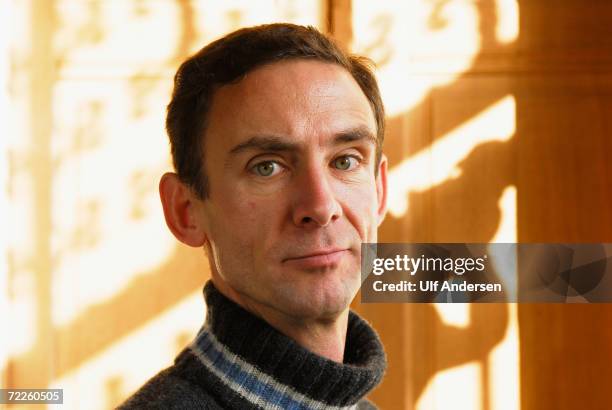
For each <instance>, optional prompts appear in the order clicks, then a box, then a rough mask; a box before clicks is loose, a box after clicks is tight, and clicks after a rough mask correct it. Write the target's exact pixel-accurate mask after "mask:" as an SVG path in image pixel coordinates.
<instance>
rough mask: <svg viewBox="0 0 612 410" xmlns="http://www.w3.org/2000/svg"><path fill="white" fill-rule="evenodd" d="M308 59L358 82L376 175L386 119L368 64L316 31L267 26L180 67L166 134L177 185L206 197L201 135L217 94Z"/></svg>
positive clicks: (234, 36) (222, 42)
mask: <svg viewBox="0 0 612 410" xmlns="http://www.w3.org/2000/svg"><path fill="white" fill-rule="evenodd" d="M287 59H312V60H318V61H323V62H329V63H333V64H338V65H339V66H341V67H343V68H345V69H346V70H347V71H348V72H349V73H350V74H351V75H352V77H353V78H354V79H355V81H357V84H359V87H360V88H361V90H362V91H363V93H364V94H365V96H366V97H367V99H368V100H369V102H370V106H371V107H372V111H373V112H374V117H375V119H376V126H377V147H376V162H375V164H376V165H377V166H376V168H375V169H376V170H378V164H379V162H380V158H381V155H382V143H383V139H384V132H385V114H384V107H383V103H382V99H381V97H380V91H379V89H378V84H377V83H376V78H375V77H374V74H373V73H372V70H371V68H370V67H371V61H370V60H369V59H367V58H365V57H360V56H355V55H350V54H348V53H346V52H345V51H343V50H342V49H341V48H340V47H339V46H338V45H337V44H336V43H334V41H333V40H331V39H330V38H328V37H327V36H325V35H324V34H322V33H321V32H319V31H318V30H317V29H315V28H314V27H304V26H298V25H295V24H288V23H276V24H266V25H260V26H255V27H248V28H243V29H240V30H237V31H234V32H232V33H230V34H228V35H226V36H225V37H223V38H221V39H218V40H216V41H214V42H212V43H210V44H208V45H207V46H206V47H204V48H202V49H201V50H200V51H198V52H197V53H196V54H195V55H193V56H191V57H190V58H188V59H187V60H186V61H185V62H184V63H183V64H181V66H180V67H179V69H178V71H177V72H176V75H175V77H174V91H173V93H172V99H171V101H170V104H168V115H167V117H166V131H167V132H168V136H169V138H170V146H171V151H172V161H173V163H174V168H175V170H176V172H177V174H178V176H179V178H180V179H181V181H182V182H183V183H185V184H187V185H188V186H190V187H191V188H192V189H193V190H194V191H195V192H196V194H198V195H199V196H200V198H206V197H207V196H208V193H209V182H208V177H207V176H206V174H205V172H204V157H203V153H204V147H205V141H204V134H205V128H206V120H207V113H208V111H209V109H210V106H211V102H212V99H213V97H214V93H215V91H216V90H217V89H218V88H219V87H221V86H223V85H226V84H231V83H235V82H237V81H240V79H242V78H243V77H244V75H245V74H247V73H248V72H250V71H252V70H254V69H255V68H258V67H260V66H262V65H264V64H269V63H273V62H276V61H280V60H287Z"/></svg>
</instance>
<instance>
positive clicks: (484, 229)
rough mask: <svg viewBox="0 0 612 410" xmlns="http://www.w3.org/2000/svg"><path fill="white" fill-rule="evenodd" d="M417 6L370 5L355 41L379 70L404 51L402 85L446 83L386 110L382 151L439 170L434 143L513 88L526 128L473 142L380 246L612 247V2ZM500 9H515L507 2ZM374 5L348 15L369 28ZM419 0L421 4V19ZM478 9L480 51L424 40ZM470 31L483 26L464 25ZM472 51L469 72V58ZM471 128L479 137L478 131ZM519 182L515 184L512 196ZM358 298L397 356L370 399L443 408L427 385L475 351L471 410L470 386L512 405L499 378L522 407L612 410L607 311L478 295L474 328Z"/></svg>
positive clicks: (350, 7)
mask: <svg viewBox="0 0 612 410" xmlns="http://www.w3.org/2000/svg"><path fill="white" fill-rule="evenodd" d="M406 3H409V4H408V5H407V6H406V7H404V8H401V7H400V8H398V7H397V5H392V6H389V5H388V2H381V3H380V5H379V6H378V7H379V10H378V11H377V12H373V13H372V12H371V11H370V12H369V17H367V18H366V24H370V25H371V27H372V29H371V30H376V29H379V32H380V33H382V34H381V36H382V37H380V38H378V41H377V43H375V44H373V45H372V46H371V47H364V46H363V44H364V43H365V44H366V45H367V44H368V41H369V40H367V39H365V40H364V39H361V38H360V37H359V36H360V35H361V36H364V35H365V34H364V30H363V27H356V26H353V30H352V32H351V36H349V37H345V40H346V41H347V42H348V43H350V44H352V46H353V47H354V48H357V50H356V51H363V50H365V51H366V52H369V53H370V55H371V56H372V57H373V58H374V59H375V60H376V59H377V58H378V59H379V62H381V61H380V60H382V71H383V72H384V69H385V65H389V64H393V59H395V60H401V59H402V58H405V59H406V60H407V61H408V63H406V65H405V66H404V68H403V70H404V71H403V73H404V77H403V81H406V82H407V84H409V86H414V87H417V86H418V84H419V82H426V81H430V82H431V83H435V82H436V79H438V80H439V81H438V82H439V83H442V82H443V83H444V84H442V85H435V86H434V87H431V89H429V90H428V92H426V93H424V94H423V95H422V96H421V97H420V98H419V99H418V101H417V103H416V104H413V105H411V106H410V107H409V108H408V109H407V110H404V111H401V112H399V113H395V114H393V115H392V116H390V117H389V119H388V120H389V122H388V133H387V136H386V143H385V144H386V145H385V150H386V152H387V153H388V155H389V158H390V165H391V169H392V172H393V169H394V167H396V168H398V167H400V166H401V164H403V163H404V162H405V161H406V159H410V158H415V157H417V156H419V155H422V154H423V153H424V152H425V153H426V154H427V155H429V160H428V161H427V162H426V164H427V166H428V167H431V170H434V171H435V169H436V168H437V167H440V166H441V162H443V161H444V160H445V158H444V157H443V156H441V155H439V154H437V153H436V152H437V151H436V148H435V145H436V144H437V143H440V144H444V139H448V138H449V135H451V134H453V133H456V132H462V131H461V127H462V126H463V125H465V124H467V123H470V121H473V120H474V118H477V117H478V116H480V115H482V113H483V112H487V110H488V109H489V108H490V107H492V106H494V105H495V104H496V103H497V102H499V101H501V100H503V99H504V98H508V97H509V98H511V101H512V103H513V107H514V108H513V113H514V117H515V118H514V129H513V130H512V131H513V132H512V134H511V135H510V138H498V139H495V138H493V139H489V140H487V141H485V142H482V143H479V144H474V145H472V147H471V149H470V151H469V154H468V155H467V156H466V157H465V158H463V159H462V161H461V163H460V164H459V165H458V168H459V172H458V176H454V177H450V178H447V179H446V180H443V181H441V182H436V181H434V183H432V186H430V187H428V188H427V189H419V190H412V191H410V190H408V191H406V192H404V193H403V194H404V196H405V197H406V198H407V203H408V204H409V206H408V210H407V212H406V213H405V214H403V215H401V216H400V217H395V216H394V215H390V217H389V218H388V219H387V221H386V223H385V224H383V227H382V230H381V237H380V239H379V240H380V241H382V242H394V241H402V242H405V241H415V242H429V241H431V242H489V241H492V240H502V241H503V240H508V241H513V240H518V241H520V242H610V241H612V163H611V161H610V156H611V154H612V25H611V24H610V21H612V4H611V3H609V2H605V1H594V2H588V5H587V3H585V2H582V1H577V0H562V1H556V2H554V4H553V3H551V2H545V1H526V0H525V1H518V2H504V1H493V0H485V1H474V2H471V1H468V2H454V1H440V2H435V5H432V2H430V3H429V4H430V7H429V8H428V7H427V6H425V5H423V3H422V2H421V4H420V5H418V6H419V7H417V3H419V2H418V1H416V0H415V1H411V2H406ZM512 3H514V4H512ZM504 4H505V5H507V6H509V8H507V9H504V8H503V7H501V6H504ZM411 6H412V7H411ZM368 7H369V5H367V4H366V3H365V2H363V1H353V2H352V3H351V4H346V8H345V12H346V13H347V14H351V16H352V17H351V21H353V23H354V24H357V23H356V21H358V20H356V17H355V16H356V15H357V16H358V15H359V14H360V12H361V13H366V11H364V9H367V8H368ZM423 8H425V10H426V11H425V12H424V14H423V15H420V16H418V17H417V18H415V17H414V14H418V13H419V12H422V11H423ZM374 9H376V6H375V7H374ZM513 11H514V12H518V14H517V15H516V19H517V20H516V23H517V28H518V30H516V33H515V36H514V38H512V36H511V35H510V36H509V38H508V36H506V37H505V38H504V37H503V35H500V34H499V33H498V31H497V29H498V25H499V24H501V21H502V20H503V18H504V17H508V16H504V15H503V13H510V14H512V12H513ZM453 12H454V13H455V14H453ZM453 16H455V17H453ZM423 17H425V18H427V19H428V23H429V26H428V30H429V31H427V30H421V31H418V30H416V33H413V34H412V36H411V35H410V34H407V35H406V37H405V38H404V39H403V42H398V41H395V40H397V38H395V39H394V38H393V37H392V35H390V37H389V38H387V39H385V38H384V30H383V31H381V30H380V22H381V21H383V22H386V23H387V24H388V26H387V30H386V32H387V33H394V32H396V30H397V29H396V28H394V27H393V25H400V26H402V25H404V26H410V25H411V24H414V25H419V24H423V23H422V21H423ZM470 17H471V18H474V19H475V22H476V24H473V25H472V26H471V27H473V28H475V29H476V31H477V32H476V34H477V36H476V38H477V39H478V43H479V44H478V47H477V50H476V52H474V51H473V49H471V48H469V47H467V46H466V43H461V42H460V41H459V42H457V43H455V44H454V45H450V46H449V45H448V43H449V42H451V43H452V40H453V39H452V37H451V36H449V37H448V38H447V42H446V43H435V44H434V43H428V37H427V36H436V35H439V34H438V33H439V32H440V31H444V30H445V29H448V30H452V29H453V24H454V23H453V19H458V20H461V19H467V20H469V18H470ZM419 19H420V20H419ZM358 24H363V21H359V23H358ZM377 24H378V25H377ZM456 24H459V23H456ZM400 30H401V29H400ZM424 32H425V34H423V33H424ZM457 33H461V32H460V31H457ZM366 34H367V33H366ZM463 34H465V35H466V36H470V35H471V34H472V33H471V32H470V31H469V29H464V30H463ZM502 34H503V33H502ZM344 35H345V36H346V31H345V34H344ZM455 35H457V34H455ZM360 44H361V50H360V49H359V45H360ZM430 44H433V45H432V46H431V47H429V46H430ZM385 46H386V47H387V48H390V49H391V50H392V51H391V52H390V53H389V52H387V55H389V54H390V55H391V57H388V58H387V60H384V59H381V58H380V56H381V53H382V52H381V50H380V49H381V48H382V49H384V48H385ZM394 47H395V48H394ZM428 47H429V48H428ZM436 47H438V48H436ZM462 57H464V58H465V60H463V61H469V63H468V64H466V65H467V66H466V65H463V66H462V65H461V64H459V63H458V60H460V59H461V58H462ZM389 60H391V61H389ZM457 67H459V68H457ZM452 74H454V76H452ZM383 75H384V74H383ZM400 77H401V76H400ZM450 77H452V79H451V80H448V78H450ZM398 78H399V77H398ZM432 78H433V80H432ZM383 91H384V90H383ZM504 127H505V125H504V123H503V121H501V122H500V123H498V124H496V123H495V122H493V125H492V131H493V132H495V130H496V129H497V130H498V131H499V132H500V134H501V133H503V132H504V131H502V129H504ZM463 132H464V134H466V135H464V137H465V139H466V141H470V135H469V134H470V132H471V131H469V130H468V131H463ZM451 157H452V156H451ZM436 161H437V162H436ZM407 169H411V168H407ZM403 178H407V179H410V178H418V176H416V175H409V174H407V175H404V176H403ZM509 187H510V188H512V189H513V190H514V191H506V190H507V189H508V188H509ZM508 192H515V197H514V198H515V200H514V203H515V210H516V211H515V233H514V234H515V238H512V234H510V235H509V236H507V235H506V236H504V235H501V236H499V235H498V236H496V233H498V231H499V229H500V225H502V224H503V220H502V219H503V218H507V217H508V215H505V216H504V215H502V214H503V212H502V209H501V205H500V201H501V200H502V197H503V196H504V193H508ZM511 197H512V195H511ZM356 308H357V309H358V310H360V311H361V312H362V313H363V314H364V315H366V316H367V317H369V318H370V319H371V320H372V321H373V322H374V323H375V326H376V328H377V329H379V331H380V332H381V335H382V337H383V340H384V342H385V345H386V347H387V350H388V353H389V361H390V368H389V373H388V377H387V378H386V380H385V382H384V383H383V385H382V387H381V388H380V389H379V390H377V391H376V392H375V393H374V394H373V398H374V400H375V401H376V402H377V403H378V404H379V405H380V406H381V407H382V408H389V409H395V408H397V409H399V408H406V409H410V408H415V407H416V406H417V405H418V408H447V407H445V406H444V405H442V404H441V403H442V402H443V400H440V402H439V403H437V404H436V403H435V402H432V401H428V402H427V403H429V404H427V403H423V401H422V400H423V397H422V395H423V392H424V388H425V386H426V385H427V384H428V383H431V382H432V379H433V377H434V376H435V375H436V374H437V373H438V372H442V371H444V370H448V369H449V368H452V367H453V366H459V365H462V364H466V363H469V362H474V361H475V362H476V363H480V364H481V376H482V378H481V380H482V382H481V388H480V395H479V396H480V400H479V401H478V402H477V403H476V404H475V405H474V406H475V407H470V405H468V406H467V407H466V405H465V402H463V400H462V396H461V394H459V395H458V396H453V397H451V403H452V402H455V405H453V408H481V409H493V408H516V407H512V404H511V403H510V404H508V403H507V404H506V405H502V404H501V402H500V401H499V400H497V401H496V399H495V397H494V392H495V391H496V390H499V389H500V387H501V389H509V390H510V391H512V390H513V389H514V388H516V390H515V391H516V394H517V395H518V400H517V401H516V403H518V405H519V406H520V408H522V409H530V410H531V409H534V410H535V409H538V410H541V409H572V408H584V409H603V408H607V407H609V393H608V392H609V387H608V386H609V384H610V382H612V370H611V369H612V367H611V366H610V363H612V330H610V329H612V327H610V326H609V325H610V323H612V307H611V306H610V305H607V304H603V305H552V304H551V305H539V304H521V305H518V306H516V305H501V304H499V305H472V306H471V307H470V313H469V319H470V320H469V326H468V327H467V328H459V327H454V326H448V325H446V324H444V323H443V321H442V320H441V316H440V314H439V312H438V311H437V310H436V309H434V308H433V307H432V306H431V305H405V306H398V305H357V306H356ZM516 309H518V336H517V335H514V336H512V337H514V338H516V339H517V342H518V346H519V348H518V350H519V352H520V353H518V354H519V356H518V358H519V359H520V362H519V364H518V366H519V374H520V379H519V380H518V384H519V386H520V387H517V386H516V385H515V383H514V381H513V379H512V377H509V379H508V384H507V385H506V386H491V385H490V384H491V379H490V378H488V377H489V376H490V374H491V372H501V373H503V372H505V371H506V369H505V368H504V367H503V366H502V367H500V366H498V367H497V368H496V367H495V366H494V365H493V364H492V363H491V362H490V354H491V352H492V350H493V348H494V347H495V346H496V345H498V344H499V343H500V342H501V341H502V339H504V338H506V339H507V338H508V329H509V328H510V327H511V326H512V323H511V322H512V316H513V314H516ZM513 312H514V313H513ZM510 363H511V362H510ZM510 367H511V366H509V368H508V369H507V371H508V372H509V374H510V375H511V374H512V369H511V368H510ZM499 380H501V379H499ZM469 383H471V382H470V381H469V380H467V379H466V380H464V382H463V384H462V385H460V386H458V389H459V391H460V390H462V389H463V390H466V391H469V390H470V386H469ZM447 387H448V386H447ZM453 394H455V391H454V390H453V389H448V390H445V387H443V385H442V384H440V385H439V387H438V388H437V389H436V390H435V393H434V396H436V397H438V398H440V399H442V398H446V399H447V400H448V398H449V397H448V396H449V395H453Z"/></svg>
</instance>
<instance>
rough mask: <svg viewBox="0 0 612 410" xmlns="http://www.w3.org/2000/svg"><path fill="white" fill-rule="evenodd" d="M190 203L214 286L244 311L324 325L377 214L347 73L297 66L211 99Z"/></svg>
mask: <svg viewBox="0 0 612 410" xmlns="http://www.w3.org/2000/svg"><path fill="white" fill-rule="evenodd" d="M208 115H209V117H208V118H209V121H208V126H207V129H206V135H205V137H204V147H205V148H204V151H205V172H206V174H207V175H208V177H209V181H210V190H209V197H208V198H207V199H205V200H203V201H202V202H201V203H199V204H198V211H197V218H199V219H200V220H201V222H202V224H203V226H204V230H205V232H206V235H207V238H208V246H209V252H210V257H211V265H212V270H213V281H214V282H215V283H216V285H217V287H219V288H220V289H222V290H223V289H225V290H226V292H229V293H231V294H232V295H233V296H234V298H238V299H240V301H239V303H241V304H243V305H247V306H249V307H250V308H251V309H252V310H255V311H257V310H261V309H268V310H269V309H272V310H274V311H276V312H278V313H280V314H283V315H286V316H289V317H292V318H296V319H308V318H326V317H329V318H332V317H335V316H336V315H338V314H339V313H341V312H343V311H345V310H346V309H347V307H348V305H349V303H350V302H351V300H352V299H353V297H354V296H355V293H356V292H357V290H358V288H359V285H360V252H361V248H360V245H361V243H362V242H375V241H376V229H377V227H378V225H379V223H380V221H382V218H383V215H384V210H385V209H384V208H385V206H384V191H385V189H386V187H385V186H384V185H385V173H386V162H385V161H383V162H382V163H381V165H380V166H379V173H378V178H377V177H376V176H375V167H376V164H375V156H376V155H375V154H376V145H375V136H376V122H375V119H374V115H373V112H372V109H371V107H370V105H369V103H368V100H367V98H366V97H365V95H364V94H363V92H362V91H361V89H360V88H359V86H358V85H357V83H356V82H355V80H354V79H353V78H352V77H351V76H350V74H349V73H348V72H347V71H346V70H344V69H343V68H341V67H339V66H337V65H333V64H327V63H323V62H314V61H305V60H293V61H285V62H277V63H273V64H270V65H266V66H263V67H261V68H258V69H256V70H254V71H252V72H250V73H248V74H247V75H246V77H245V78H244V79H242V80H241V81H240V82H238V83H236V84H232V85H227V86H223V87H221V88H220V89H219V90H218V91H217V92H216V93H215V95H214V98H213V103H212V106H211V109H210V111H209V114H208Z"/></svg>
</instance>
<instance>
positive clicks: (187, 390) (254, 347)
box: [119, 281, 386, 410]
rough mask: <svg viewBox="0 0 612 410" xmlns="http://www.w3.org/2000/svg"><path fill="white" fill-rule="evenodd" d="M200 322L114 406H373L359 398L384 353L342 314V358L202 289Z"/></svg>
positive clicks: (378, 372)
mask: <svg viewBox="0 0 612 410" xmlns="http://www.w3.org/2000/svg"><path fill="white" fill-rule="evenodd" d="M204 296H205V299H206V306H207V315H206V321H205V323H204V326H203V327H202V329H201V330H200V332H199V333H198V335H197V336H196V338H195V340H194V341H193V342H192V343H191V345H190V346H189V347H187V348H186V349H185V350H183V352H182V353H180V354H179V355H178V356H177V358H176V359H175V363H174V365H173V366H171V367H169V368H167V369H165V370H163V371H162V372H160V373H159V374H157V375H156V376H155V377H153V378H152V379H151V380H149V381H148V382H147V383H146V384H145V385H144V386H142V387H141V388H140V390H138V391H137V392H136V393H135V394H134V395H133V396H132V397H130V398H129V399H128V400H127V401H126V402H125V403H124V404H123V405H121V406H120V407H119V408H120V409H142V408H147V409H240V410H247V409H278V410H281V409H332V410H340V409H373V408H375V407H374V406H373V405H372V404H371V403H370V402H369V401H367V400H365V399H363V397H364V396H365V395H366V394H367V393H368V392H369V391H370V390H371V389H372V388H374V387H375V386H376V385H377V384H378V383H379V382H380V380H381V378H382V376H383V373H384V370H385V366H386V361H385V354H384V351H383V348H382V345H381V343H380V340H379V339H378V336H377V335H376V333H375V332H374V330H373V329H372V328H371V327H370V326H369V325H368V324H367V323H366V322H365V321H364V320H363V319H361V318H360V317H359V316H357V314H355V313H353V312H350V313H349V321H348V329H347V337H346V345H345V351H344V363H337V362H334V361H331V360H329V359H326V358H324V357H322V356H319V355H317V354H314V353H312V352H310V351H309V350H307V349H305V348H303V347H301V346H300V345H298V344H297V343H296V342H295V341H293V339H290V338H289V337H287V336H285V335H283V334H282V333H280V332H279V331H277V330H276V329H274V328H273V327H272V326H270V325H269V324H268V323H266V322H265V321H263V320H261V319H260V318H258V317H256V316H254V315H253V314H251V313H249V312H247V311H246V310H244V309H243V308H242V307H240V306H239V305H237V304H236V303H234V302H232V301H231V300H229V299H228V298H226V297H225V296H224V295H222V294H221V293H220V292H219V291H218V290H217V289H216V288H215V287H214V285H213V284H212V282H210V281H209V282H208V283H207V284H206V286H205V287H204Z"/></svg>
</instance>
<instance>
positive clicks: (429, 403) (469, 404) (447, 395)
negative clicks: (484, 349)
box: [415, 362, 482, 410]
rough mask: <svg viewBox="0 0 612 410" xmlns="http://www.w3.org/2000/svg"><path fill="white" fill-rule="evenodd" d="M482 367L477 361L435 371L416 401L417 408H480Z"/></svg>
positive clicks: (475, 409)
mask: <svg viewBox="0 0 612 410" xmlns="http://www.w3.org/2000/svg"><path fill="white" fill-rule="evenodd" d="M481 378H482V367H481V365H480V364H479V363H477V362H470V363H467V364H465V365H462V366H458V367H453V368H451V369H448V370H444V371H441V372H438V373H436V375H435V376H434V377H433V378H432V379H431V380H430V381H429V383H428V384H427V386H426V387H425V389H424V390H423V393H422V394H421V396H420V397H419V400H418V401H417V402H416V405H415V408H416V409H417V410H438V409H440V410H443V409H453V410H481V409H482V391H481V382H480V381H481Z"/></svg>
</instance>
